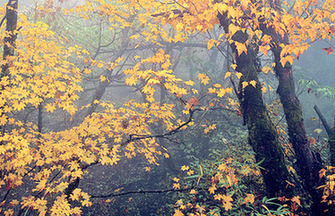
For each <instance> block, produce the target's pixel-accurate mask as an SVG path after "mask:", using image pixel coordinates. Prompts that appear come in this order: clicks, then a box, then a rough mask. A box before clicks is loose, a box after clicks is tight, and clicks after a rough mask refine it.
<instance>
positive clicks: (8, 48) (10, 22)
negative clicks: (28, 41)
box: [0, 0, 18, 135]
mask: <svg viewBox="0 0 335 216" xmlns="http://www.w3.org/2000/svg"><path fill="white" fill-rule="evenodd" d="M17 9H18V0H9V1H8V3H7V6H6V15H5V17H4V18H3V20H2V21H1V24H0V25H2V23H3V21H4V20H6V22H7V23H6V32H8V36H7V37H5V38H4V41H3V42H4V43H3V44H4V50H3V59H4V60H5V59H6V58H7V57H8V56H14V47H15V40H16V35H17V32H16V30H17V29H16V28H17ZM8 67H9V64H8V63H7V64H4V65H2V67H1V75H0V79H1V78H3V77H5V76H9V70H8ZM4 88H5V86H2V87H1V90H3V89H4ZM0 94H1V92H0ZM0 109H1V111H0V116H2V115H4V113H3V112H2V110H3V107H0ZM0 133H1V135H3V134H4V133H5V125H1V126H0Z"/></svg>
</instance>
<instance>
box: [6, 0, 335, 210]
mask: <svg viewBox="0 0 335 216" xmlns="http://www.w3.org/2000/svg"><path fill="white" fill-rule="evenodd" d="M71 3H72V1H70V0H58V1H56V0H47V1H43V2H39V3H38V4H37V3H36V5H35V7H34V13H32V11H30V12H27V11H25V10H22V11H20V10H19V9H18V4H20V1H18V0H9V1H8V4H6V5H5V6H4V7H2V8H0V17H2V21H1V23H0V38H1V41H2V46H3V48H2V52H3V59H2V60H1V61H0V65H1V69H2V71H1V76H0V77H1V80H0V84H1V89H0V126H1V137H0V176H1V178H0V187H1V190H2V193H3V194H2V195H3V197H2V200H1V201H2V203H1V209H0V212H1V213H3V214H4V215H14V214H17V215H19V214H23V211H25V212H28V211H36V212H38V214H39V215H49V214H50V215H80V214H81V213H82V207H90V206H91V205H92V200H91V197H90V195H89V194H88V193H87V192H85V191H84V190H82V189H81V188H79V187H78V184H79V181H80V179H83V178H84V177H85V174H86V173H87V168H88V167H91V166H94V165H96V164H101V165H106V166H113V165H115V164H117V163H119V162H120V160H127V159H132V158H134V157H135V156H139V155H141V156H143V157H144V158H145V159H146V160H147V161H148V163H149V165H148V166H147V167H146V171H150V165H158V164H159V163H160V160H162V158H169V157H170V154H169V152H168V150H167V148H166V146H165V145H163V143H162V141H161V139H163V140H164V139H167V140H169V139H170V138H171V137H173V135H175V134H177V133H179V132H181V131H185V130H188V129H191V128H192V126H194V124H196V123H195V120H194V119H195V118H196V114H197V113H205V112H210V111H214V110H217V109H223V110H228V111H230V112H231V113H236V114H237V115H238V116H243V117H244V123H245V124H247V125H248V124H249V123H248V121H249V120H250V118H252V117H253V116H254V117H255V116H256V117H259V115H262V116H263V115H264V116H263V117H262V119H261V120H259V119H258V120H256V121H263V119H264V118H267V119H268V120H269V121H272V120H271V119H270V117H268V116H269V114H268V111H267V110H269V109H270V108H269V109H266V108H265V105H264V111H259V110H258V105H257V107H256V108H257V110H256V109H255V112H253V113H250V115H251V117H250V116H249V117H248V115H249V114H248V113H246V112H249V111H250V110H253V108H250V107H251V106H252V105H251V102H248V103H249V104H247V105H246V101H247V99H248V97H249V99H248V100H255V101H256V98H255V97H256V96H257V95H256V93H257V92H258V93H257V94H258V96H260V97H259V99H260V100H262V95H264V94H266V93H269V92H272V94H274V93H275V92H274V90H273V89H272V87H271V86H270V85H269V83H266V82H260V81H259V80H258V74H260V73H264V74H274V73H275V74H276V76H277V77H278V78H279V79H281V74H280V73H279V72H278V71H279V69H280V68H286V69H287V68H289V67H291V66H292V64H293V63H294V61H295V60H296V59H299V57H300V56H301V55H302V54H303V53H304V52H305V51H307V49H308V48H309V47H310V45H311V43H313V42H314V41H316V40H329V41H331V40H332V38H333V36H334V32H335V27H334V24H333V23H334V21H335V16H334V10H335V2H334V1H332V0H324V1H317V0H305V1H303V0H287V1H281V0H261V1H258V0H203V1H192V0H178V1H174V0H164V1H163V0H162V1H157V0H118V1H109V0H86V1H82V2H81V4H79V5H75V6H73V7H70V6H69V5H71ZM194 47H202V48H205V49H207V50H209V51H212V52H213V53H215V52H219V53H220V54H222V56H223V57H222V59H221V61H226V62H227V64H226V66H225V68H220V70H222V71H221V72H220V73H221V75H220V76H221V77H217V76H214V75H212V74H211V73H208V72H206V71H200V72H198V73H196V72H191V73H189V72H186V68H187V67H186V66H180V65H181V63H180V62H182V61H184V62H187V61H189V62H191V61H190V58H195V57H194V56H192V57H189V56H188V54H189V49H192V48H194ZM324 51H325V52H326V53H327V54H332V52H333V50H332V48H331V47H328V48H325V49H324ZM211 55H214V54H211ZM190 56H191V55H190ZM186 57H187V58H189V59H187V58H186ZM249 57H250V58H249ZM183 58H184V59H183ZM213 58H214V57H213ZM213 58H212V56H210V57H208V61H209V62H210V61H211V60H212V59H213ZM242 58H243V64H242V63H241V62H242V60H241V59H242ZM214 59H215V58H214ZM248 59H249V60H250V61H249V63H250V62H251V63H252V68H253V70H254V72H255V73H254V74H252V72H251V69H250V67H249V68H246V67H247V66H248V64H247V63H248V61H247V60H248ZM266 59H270V62H269V63H268V62H267V63H264V62H265V60H266ZM257 61H260V62H262V61H263V62H262V63H263V65H261V64H258V63H257ZM212 63H213V65H216V64H218V63H217V62H216V60H215V61H214V62H212ZM178 64H179V65H178ZM189 65H190V64H189ZM259 65H261V66H260V67H259V68H257V66H259ZM178 66H180V68H181V69H179V70H178V69H177V67H178ZM189 67H191V66H189ZM209 68H210V67H209ZM192 69H194V67H193V68H192ZM184 71H185V72H184ZM193 75H194V76H193ZM285 75H286V74H283V76H285ZM279 82H281V81H279ZM283 82H284V81H283ZM118 84H120V85H122V86H123V87H122V88H124V89H127V88H128V89H132V91H133V92H134V94H133V95H132V96H126V97H122V96H119V97H118V94H120V95H121V93H120V91H118V90H112V91H109V90H107V89H108V88H109V87H110V86H112V85H118ZM284 87H285V86H284ZM286 87H287V86H286ZM249 89H251V90H249ZM278 89H279V88H278ZM256 90H257V92H254V93H252V92H251V93H250V91H256ZM121 91H122V90H121ZM284 91H285V88H284V90H283V92H284ZM292 91H294V88H293V90H292ZM92 92H93V93H92ZM106 92H108V94H106ZM283 92H282V93H281V92H278V91H277V93H279V94H280V96H281V97H282V95H283V94H284V93H283ZM249 93H250V94H249ZM248 95H249V96H248ZM252 95H253V96H252ZM255 95H256V96H255ZM251 96H252V98H250V97H251ZM117 97H118V98H117ZM115 98H117V99H115ZM261 103H263V102H261ZM282 103H283V102H282ZM244 106H246V107H244ZM248 106H249V108H248ZM283 106H284V109H285V104H283ZM241 107H242V108H241ZM298 107H300V104H298ZM256 111H257V112H256ZM258 111H259V112H258ZM250 112H251V111H250ZM31 113H34V114H31ZM255 113H256V114H257V115H256V114H255ZM285 114H286V113H285ZM29 115H34V117H29ZM28 117H29V118H28ZM197 117H198V118H200V117H199V116H197ZM248 118H249V120H248ZM286 118H287V116H286ZM60 119H62V121H61V120H60ZM292 119H294V120H295V121H296V118H293V117H292ZM250 121H253V120H252V119H251V120H250ZM301 121H302V120H301ZM55 122H56V123H55ZM287 122H288V124H289V123H290V122H289V121H288V120H287ZM46 124H49V126H45V125H46ZM53 124H57V125H53ZM50 125H51V126H50ZM52 125H53V126H52ZM201 127H203V132H204V133H205V134H207V133H209V132H210V131H213V130H215V129H216V128H217V127H218V125H217V124H216V123H215V122H207V123H206V125H204V126H201ZM257 127H258V126H257ZM288 128H289V129H288V131H289V135H290V141H291V142H292V145H293V147H294V151H296V152H299V149H298V146H297V148H295V145H294V139H293V138H292V136H293V135H292V136H291V134H293V132H292V133H291V131H290V125H288ZM248 130H249V132H250V131H252V130H253V128H252V126H250V127H249V125H248ZM273 131H274V132H275V133H272V134H271V132H269V133H267V132H266V135H267V136H268V137H269V136H271V137H273V139H275V140H277V141H276V142H273V143H272V144H274V145H275V149H276V151H272V152H271V154H272V156H271V157H275V158H277V155H279V156H278V160H277V159H276V160H277V161H276V163H277V162H278V164H280V160H283V161H284V154H283V153H282V147H280V146H279V144H278V143H279V141H278V135H277V134H276V133H277V131H278V133H282V132H281V131H283V132H284V130H282V129H280V130H279V129H278V128H275V127H274V126H273ZM263 133H265V132H264V131H263ZM284 133H286V132H284ZM301 133H305V132H304V131H303V132H301ZM257 136H258V137H260V135H257ZM260 138H261V137H260ZM252 139H255V137H252V132H250V134H249V143H250V144H251V146H252V147H253V149H254V151H255V152H256V163H255V164H256V165H255V164H254V166H255V167H257V166H258V165H260V164H262V162H263V161H264V159H265V158H264V157H266V156H264V155H262V156H259V155H260V153H259V152H257V148H258V150H259V149H260V148H259V147H258V146H256V145H253V144H252V142H253V141H252ZM277 144H278V145H277ZM270 150H271V149H270V147H269V150H268V149H267V151H270ZM272 150H273V149H272ZM260 151H262V150H260ZM306 152H307V153H308V151H307V150H306ZM310 153H311V154H312V152H310ZM297 155H300V153H297ZM309 156H310V157H312V156H311V155H307V156H306V157H309ZM271 157H269V159H265V162H264V163H265V164H266V163H267V162H268V160H269V162H270V158H271ZM313 157H314V155H313ZM263 158H264V159H263ZM304 160H305V159H304V158H303V156H301V157H300V156H299V157H298V161H299V163H300V161H304ZM302 163H303V162H302ZM311 163H314V160H312V161H311ZM231 164H233V162H232V161H231V158H230V159H226V160H224V162H222V163H220V164H219V165H218V166H217V167H216V170H215V171H213V173H212V179H211V180H210V186H209V188H208V189H207V191H208V192H209V194H211V196H213V199H214V200H217V201H218V202H220V203H221V204H222V205H223V206H222V207H221V209H224V210H225V211H229V210H230V209H232V201H233V198H232V197H233V195H232V194H229V193H225V190H228V189H229V188H230V189H231V188H234V185H235V184H237V183H238V176H243V175H246V173H253V174H254V175H256V176H260V173H261V172H262V174H263V176H264V179H265V180H264V181H265V184H267V180H266V178H267V177H266V173H268V174H269V173H270V174H271V173H275V171H274V170H270V171H269V170H266V169H265V170H266V171H263V170H260V171H259V170H256V168H255V170H252V169H251V168H250V167H249V165H247V166H248V167H247V168H246V170H245V173H242V172H241V173H236V172H237V171H236V170H235V169H231V168H229V165H231ZM238 166H240V167H242V168H243V169H244V168H245V164H244V165H238ZM238 166H237V165H236V167H238ZM260 166H262V165H260ZM199 167H200V168H199V170H200V171H201V174H199V175H193V174H194V173H193V172H194V171H193V170H192V169H190V168H189V167H187V166H183V167H182V168H181V170H182V171H185V172H186V174H185V175H187V176H188V177H189V178H190V177H191V178H193V179H196V181H195V182H197V185H198V183H199V181H200V180H201V179H202V178H203V176H204V175H203V173H202V167H201V166H200V165H199ZM302 167H304V168H306V170H307V169H309V166H308V165H306V164H302V165H301V166H300V167H299V166H298V169H297V170H298V174H299V175H300V176H301V177H303V178H304V179H306V178H310V179H306V181H303V180H302V182H304V184H306V185H307V182H308V181H309V180H311V179H312V180H313V181H314V180H315V176H317V177H318V176H319V173H318V171H319V170H317V171H316V173H314V175H313V176H312V177H308V176H307V174H306V173H305V174H304V172H303V168H302ZM311 167H312V168H310V170H312V171H313V172H314V171H315V170H314V169H316V167H315V166H314V164H313V165H311ZM317 168H319V167H318V166H317ZM278 169H280V170H281V171H280V172H281V173H282V174H283V175H287V176H289V175H290V174H289V170H290V169H286V166H282V167H278ZM292 169H293V168H292ZM299 169H300V170H301V172H299ZM328 169H330V168H328ZM325 170H326V169H323V171H322V172H321V173H320V175H321V176H322V175H325V173H326V171H325ZM272 171H273V172H272ZM276 172H277V171H276ZM304 175H306V176H304ZM192 176H193V177H192ZM227 176H228V177H227ZM305 177H306V178H305ZM269 178H276V177H275V176H272V177H271V176H270V177H269ZM278 181H282V183H281V184H279V183H278V184H277V185H276V186H278V185H280V186H278V190H279V189H280V190H279V191H274V192H273V193H270V194H271V195H278V196H281V197H282V200H284V201H285V196H286V197H287V200H286V201H287V202H288V201H289V202H291V204H292V205H300V200H299V197H298V195H297V194H294V193H292V192H287V193H286V192H285V187H286V186H287V185H289V184H291V183H290V181H291V180H290V178H289V177H288V178H287V179H284V180H283V179H282V178H278ZM315 181H316V180H315ZM266 186H267V187H269V185H266ZM317 186H320V187H322V188H326V186H324V185H323V186H321V185H320V184H319V185H317V184H313V185H311V186H306V188H307V189H306V190H307V191H308V192H309V193H311V194H313V192H311V190H312V189H311V188H315V187H317ZM280 187H282V188H280ZM20 188H28V189H27V190H28V192H26V193H25V194H24V195H22V196H21V197H15V196H14V195H11V193H12V191H15V190H18V191H20ZM220 188H221V189H220ZM222 188H225V190H223V189H222ZM329 188H330V189H329V191H332V192H333V189H334V185H331V186H330V187H329ZM180 189H182V188H181V184H180V183H179V179H178V178H175V179H174V184H173V187H172V190H180ZM184 189H185V188H184ZM189 189H190V193H191V194H196V193H198V192H197V191H196V189H195V188H189ZM282 189H283V190H282ZM185 190H186V189H185ZM19 193H20V192H19ZM280 193H282V194H280ZM312 196H319V194H316V195H312ZM328 196H329V194H328ZM328 196H327V194H326V195H324V197H323V198H324V200H326V199H327V197H328ZM240 198H241V200H242V201H240V202H239V204H240V205H243V204H244V205H245V204H247V203H250V204H253V203H254V201H255V196H254V195H253V194H251V193H247V194H240ZM320 200H321V197H320ZM270 201H271V200H270ZM313 201H314V202H316V201H315V199H314V198H313ZM78 203H79V204H78ZM275 204H276V203H275ZM275 204H274V205H275ZM187 207H189V206H186V205H184V204H183V203H182V201H180V202H179V204H177V208H176V210H175V215H176V216H177V215H183V211H184V209H187ZM291 207H292V206H291ZM292 208H293V207H292ZM292 208H291V209H290V210H292ZM193 209H195V210H194V214H193V213H192V214H193V215H195V214H197V215H204V214H205V213H206V212H211V214H212V215H215V213H216V214H217V215H219V213H218V211H219V210H218V209H220V208H214V207H213V208H209V209H201V206H199V207H197V208H193ZM265 210H266V209H265ZM268 210H269V209H268ZM293 210H297V209H293ZM293 210H292V211H293ZM279 212H280V211H279ZM269 213H270V210H269ZM185 214H186V213H185ZM270 214H271V213H270ZM278 214H279V213H278Z"/></svg>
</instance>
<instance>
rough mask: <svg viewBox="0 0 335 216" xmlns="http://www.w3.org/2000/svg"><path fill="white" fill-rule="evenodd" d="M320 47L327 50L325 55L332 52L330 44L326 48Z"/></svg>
mask: <svg viewBox="0 0 335 216" xmlns="http://www.w3.org/2000/svg"><path fill="white" fill-rule="evenodd" d="M322 49H323V50H324V51H326V52H327V55H331V54H333V48H331V47H330V46H328V47H327V48H322Z"/></svg>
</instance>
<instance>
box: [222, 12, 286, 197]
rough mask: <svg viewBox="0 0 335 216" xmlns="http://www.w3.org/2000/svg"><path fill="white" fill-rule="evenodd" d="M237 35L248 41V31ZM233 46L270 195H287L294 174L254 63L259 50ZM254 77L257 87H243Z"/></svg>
mask: <svg viewBox="0 0 335 216" xmlns="http://www.w3.org/2000/svg"><path fill="white" fill-rule="evenodd" d="M219 19H220V23H221V26H223V28H224V30H225V31H226V32H228V21H227V19H226V18H225V16H224V15H219ZM233 39H234V41H238V42H240V43H244V42H245V41H246V40H247V39H248V36H247V35H246V33H242V32H237V33H235V35H234V38H233ZM231 49H232V52H233V56H235V58H234V60H235V63H236V65H237V68H236V70H237V71H238V72H241V73H242V74H243V76H242V77H241V79H240V82H239V101H240V106H241V109H242V113H243V118H244V122H245V124H246V125H247V127H248V132H249V136H248V142H249V144H250V145H251V146H252V148H253V150H254V152H255V153H256V162H261V161H262V163H261V164H260V166H261V167H262V168H263V169H261V172H262V175H263V179H264V182H265V185H266V187H267V191H268V195H269V196H270V197H276V196H282V195H283V194H286V195H287V194H288V193H289V191H287V180H288V181H290V180H289V176H290V175H289V172H288V170H287V168H286V165H285V160H284V155H283V152H282V147H281V146H280V143H279V139H278V135H277V131H276V129H275V127H274V125H273V123H272V121H271V119H270V117H269V115H268V112H267V109H266V106H265V104H264V102H263V98H262V91H261V84H260V82H259V80H258V72H257V70H256V67H255V64H254V62H255V61H254V60H255V58H256V55H257V52H256V51H255V50H253V49H252V48H250V47H248V50H247V53H242V54H241V55H240V56H238V54H237V50H236V46H235V45H234V43H232V44H231ZM252 80H254V81H256V87H254V86H252V85H251V84H249V85H248V86H247V87H245V88H242V82H244V81H246V82H250V81H252Z"/></svg>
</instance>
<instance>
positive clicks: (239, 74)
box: [235, 72, 243, 79]
mask: <svg viewBox="0 0 335 216" xmlns="http://www.w3.org/2000/svg"><path fill="white" fill-rule="evenodd" d="M235 75H236V77H237V79H240V78H241V76H243V74H242V73H241V72H237V73H236V74H235Z"/></svg>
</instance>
